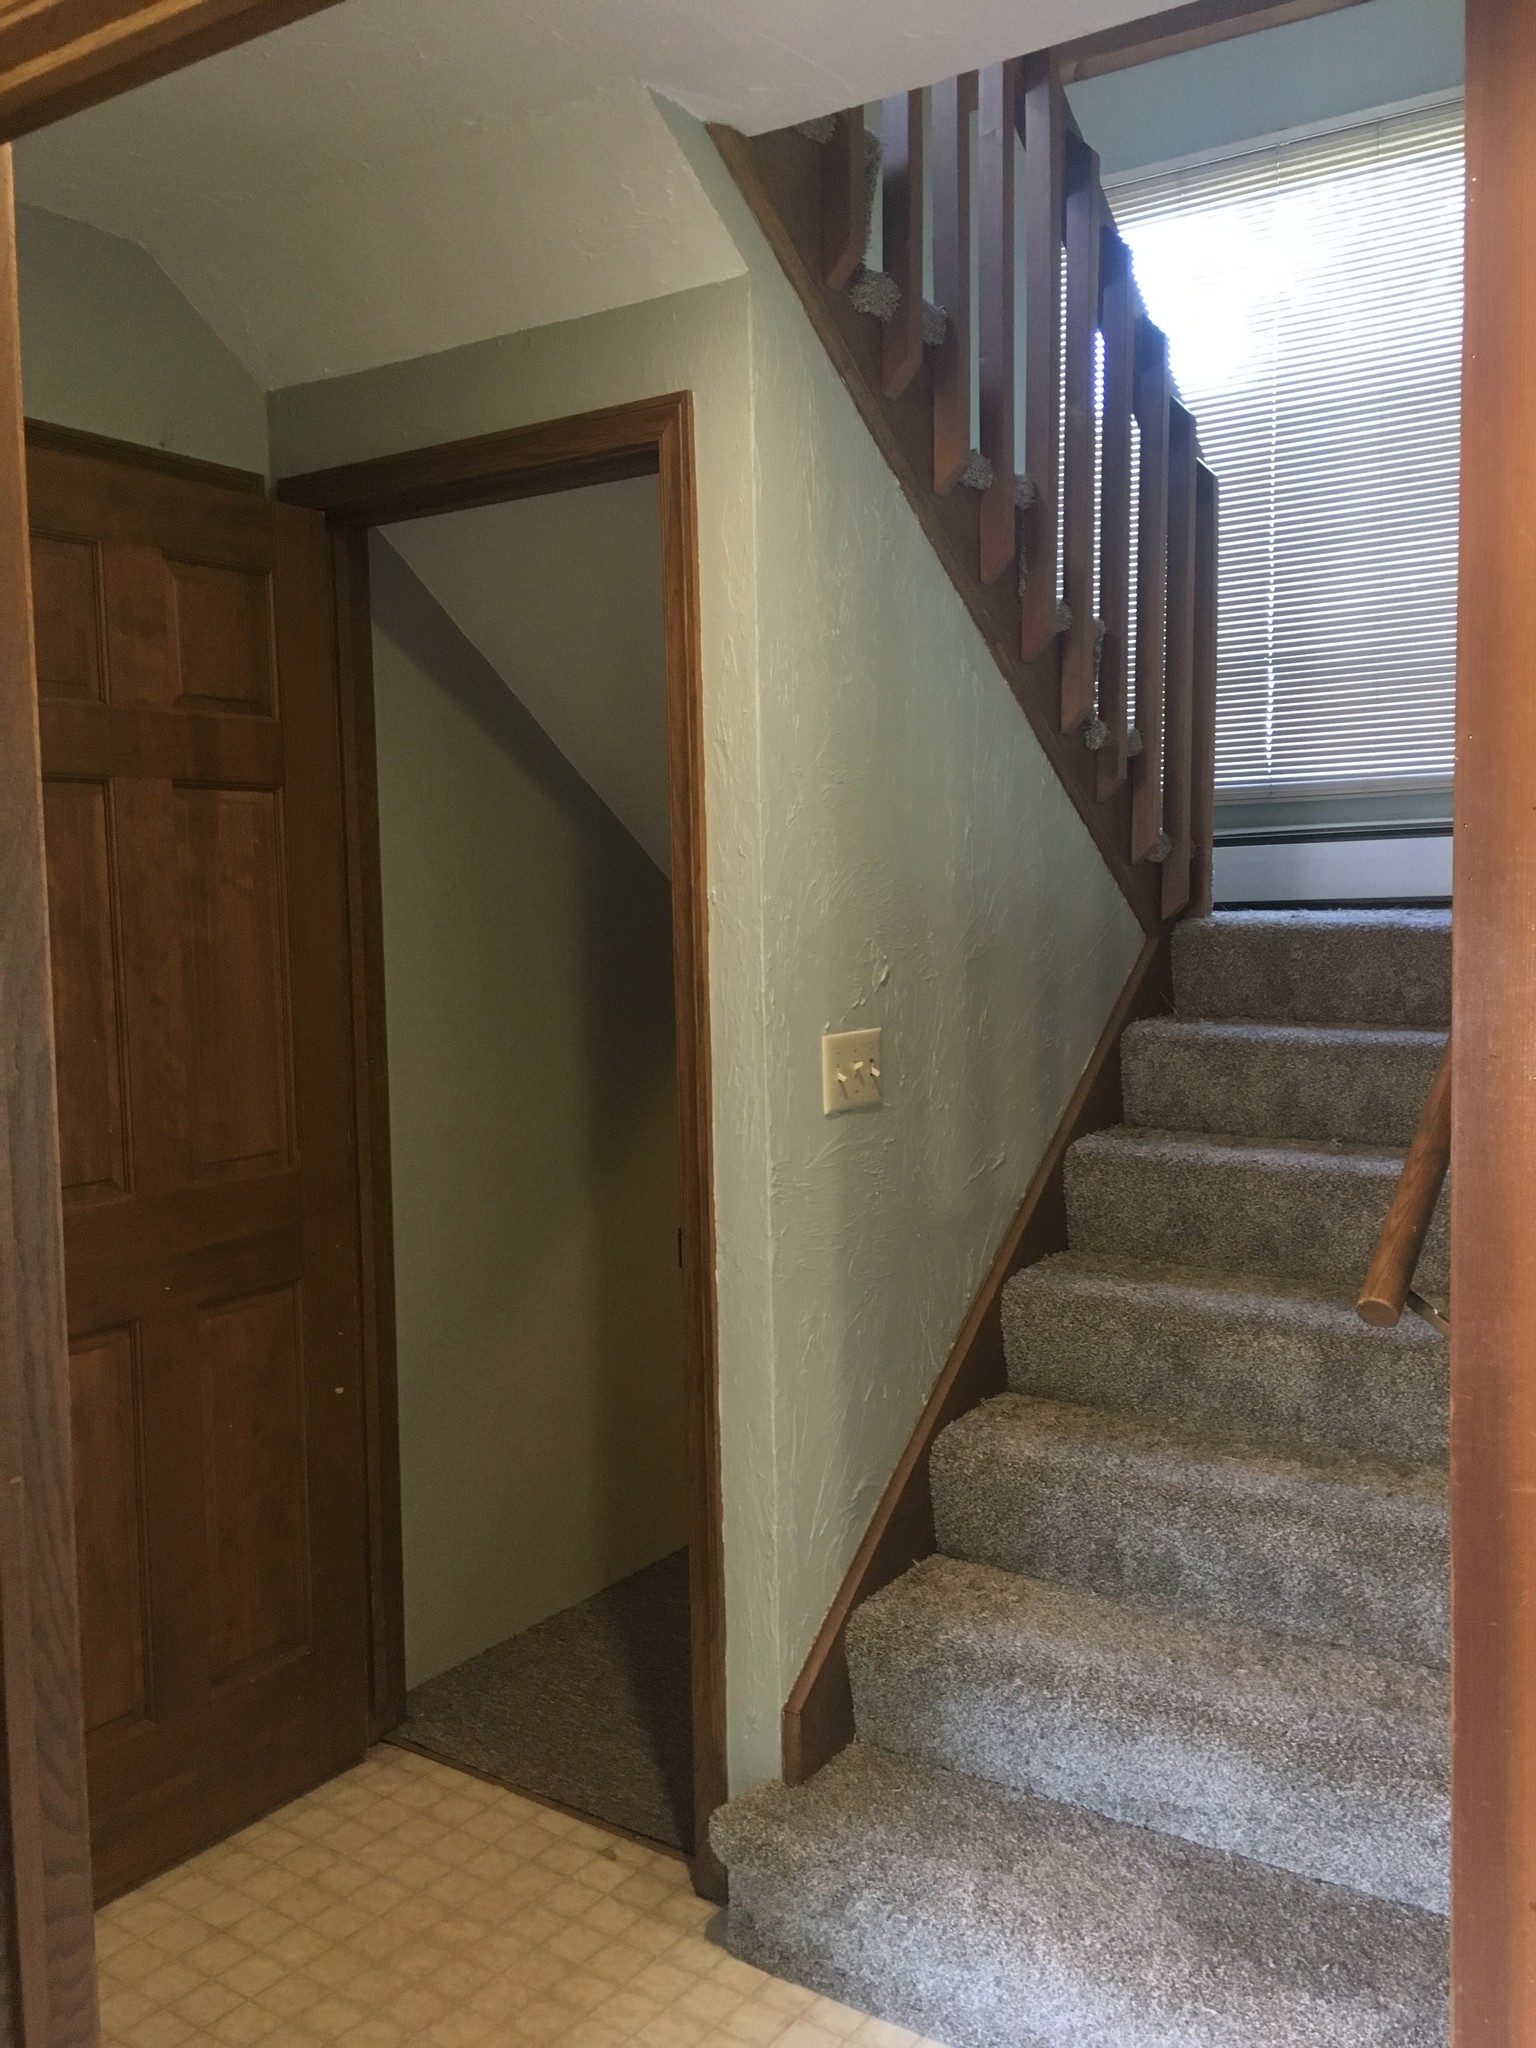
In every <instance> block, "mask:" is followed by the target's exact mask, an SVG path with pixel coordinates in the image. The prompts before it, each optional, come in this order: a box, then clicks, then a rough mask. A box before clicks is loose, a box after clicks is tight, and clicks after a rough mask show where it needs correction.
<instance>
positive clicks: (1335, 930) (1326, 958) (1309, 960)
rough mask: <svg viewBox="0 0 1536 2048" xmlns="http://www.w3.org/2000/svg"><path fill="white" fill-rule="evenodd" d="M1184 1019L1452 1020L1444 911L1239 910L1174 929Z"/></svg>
mask: <svg viewBox="0 0 1536 2048" xmlns="http://www.w3.org/2000/svg"><path fill="white" fill-rule="evenodd" d="M1173 975H1174V991H1175V996H1176V1006H1177V1008H1178V1011H1179V1014H1180V1015H1181V1016H1185V1017H1263V1018H1267V1019H1269V1020H1270V1021H1272V1022H1279V1021H1289V1022H1293V1023H1300V1024H1395V1025H1404V1026H1409V1027H1415V1028H1419V1029H1428V1030H1431V1031H1444V1030H1445V1029H1446V1028H1447V1026H1448V1025H1449V1023H1450V1017H1451V914H1450V912H1449V911H1448V910H1307V911H1297V910H1238V911H1224V912H1218V913H1217V915H1216V916H1214V917H1201V918H1186V919H1185V920H1184V921H1183V922H1182V923H1180V924H1177V925H1175V926H1174V930H1173Z"/></svg>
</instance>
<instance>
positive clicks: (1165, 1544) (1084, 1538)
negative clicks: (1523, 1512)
mask: <svg viewBox="0 0 1536 2048" xmlns="http://www.w3.org/2000/svg"><path fill="white" fill-rule="evenodd" d="M930 1475H931V1480H932V1488H933V1504H934V1519H935V1524H936V1528H937V1532H938V1547H939V1549H940V1550H942V1551H945V1552H947V1553H948V1554H949V1555H950V1556H952V1557H960V1558H967V1559H970V1560H971V1561H973V1562H975V1563H978V1564H990V1565H995V1566H997V1567H998V1568H1000V1569H1001V1570H1004V1571H1013V1572H1021V1573H1023V1574H1025V1575H1026V1576H1027V1577H1031V1578H1043V1579H1057V1580H1063V1581H1066V1582H1068V1583H1073V1584H1078V1585H1084V1586H1088V1587H1091V1588H1092V1589H1093V1590H1094V1591H1096V1592H1099V1593H1104V1594H1107V1595H1109V1596H1110V1597H1112V1598H1118V1599H1127V1600H1135V1601H1140V1602H1143V1603H1145V1604H1147V1605H1150V1606H1156V1607H1167V1608H1171V1609H1174V1610H1176V1611H1178V1612H1181V1613H1186V1614H1195V1615H1204V1616H1207V1617H1209V1618H1210V1619H1213V1620H1218V1621H1229V1622H1234V1623H1237V1624H1239V1625H1241V1626H1245V1627H1252V1628H1260V1629H1274V1630H1278V1631H1280V1632H1282V1633H1284V1634H1287V1635H1295V1636H1302V1637H1307V1638H1309V1639H1311V1640H1314V1641H1317V1642H1323V1643H1334V1644H1337V1645H1338V1646H1340V1647H1341V1648H1346V1649H1357V1650H1360V1651H1363V1652H1365V1653H1367V1654H1369V1655H1372V1656H1378V1657H1392V1658H1399V1659H1401V1660H1402V1661H1403V1662H1405V1663H1410V1664H1415V1663H1417V1664H1444V1663H1445V1661H1446V1658H1447V1607H1448V1599H1449V1587H1448V1570H1447V1550H1448V1536H1447V1500H1446V1491H1447V1489H1446V1475H1445V1472H1444V1471H1443V1470H1442V1469H1440V1468H1438V1467H1435V1466H1426V1465H1415V1464H1409V1463H1391V1462H1386V1461H1382V1460H1366V1459H1360V1458H1350V1457H1346V1456H1343V1455H1342V1454H1332V1455H1330V1454H1327V1453H1324V1452H1320V1451H1313V1452H1310V1453H1305V1454H1303V1453H1300V1452H1296V1453H1292V1454H1284V1453H1282V1452H1280V1451H1279V1450H1277V1449H1274V1448H1268V1447H1264V1446H1260V1445H1257V1444H1249V1443H1243V1442H1240V1441H1237V1440H1229V1439H1226V1438H1221V1437H1211V1436H1206V1435H1202V1434H1198V1433H1196V1432H1194V1431H1191V1430H1180V1429H1175V1428H1172V1427H1170V1426H1168V1425H1163V1424H1156V1423H1152V1422H1149V1421H1146V1420H1143V1419H1140V1418H1136V1417H1131V1416H1124V1415H1117V1414H1113V1413H1110V1412H1107V1411H1105V1410H1103V1409H1093V1408H1081V1407H1075V1406H1070V1405H1068V1404H1065V1403H1061V1402H1054V1401H1037V1400H1030V1399H1027V1398H1025V1397H1024V1396H1022V1395H1018V1394H1003V1395H999V1396H998V1397H997V1398H996V1399H995V1400H992V1401H989V1402H987V1403H986V1404H985V1405H984V1406H982V1407H980V1408H977V1409H973V1410H972V1411H971V1412H970V1413H969V1414H966V1415H963V1416H961V1417H960V1419H959V1420H958V1421H957V1422H954V1423H952V1424H951V1425H950V1426H949V1428H948V1429H946V1430H945V1431H944V1432H943V1434H942V1435H941V1436H940V1437H939V1439H938V1441H937V1442H936V1444H935V1445H934V1448H933V1452H932V1456H931V1459H930Z"/></svg>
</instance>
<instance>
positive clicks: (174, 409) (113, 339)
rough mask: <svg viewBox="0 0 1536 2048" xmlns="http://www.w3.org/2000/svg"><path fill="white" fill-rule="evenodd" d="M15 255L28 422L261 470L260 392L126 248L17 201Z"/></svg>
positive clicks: (263, 425)
mask: <svg viewBox="0 0 1536 2048" xmlns="http://www.w3.org/2000/svg"><path fill="white" fill-rule="evenodd" d="M16 253H17V265H18V270H19V276H20V298H21V380H22V390H23V394H24V397H25V400H26V408H27V411H28V413H30V414H31V415H32V417H33V418H34V419H41V420H51V421H53V422H54V423H55V424H56V425H59V426H66V427H80V428H83V429H84V430H85V431H87V432H89V433H93V434H108V435H110V436H112V438H113V439H115V440H119V441H137V442H139V443H141V444H142V445H144V446H147V447H150V448H168V449H171V450H172V451H174V453H176V454H178V455H196V456H200V457H202V459H203V460H204V461H206V462H223V463H228V464H230V465H231V466H232V467H234V468H236V469H254V470H259V471H260V472H261V473H262V474H263V475H265V474H266V471H267V403H266V398H265V396H264V394H263V393H262V391H261V389H260V388H259V386H258V385H257V383H256V380H255V379H254V378H253V377H252V376H251V375H250V373H249V372H248V371H247V370H246V369H245V368H244V367H243V366H242V365H241V363H240V362H239V361H238V360H237V358H236V357H235V356H233V355H232V354H231V353H230V351H229V350H228V349H227V348H226V347H225V346H224V344H223V342H221V341H220V340H219V338H218V336H217V335H216V334H215V333H214V331H213V329H212V328H211V327H210V326H208V324H207V322H206V321H204V320H203V319H202V318H201V317H200V316H199V315H198V314H197V313H194V312H193V310H192V308H191V307H190V306H189V305H188V304H187V302H186V300H185V299H184V298H183V297H182V296H181V293H180V292H179V291H177V289H176V287H175V285H173V284H172V283H171V281H170V279H169V278H168V277H167V276H166V274H165V272H164V271H163V270H162V269H161V268H160V266H159V265H158V264H157V263H156V262H155V261H154V260H153V258H152V257H150V256H147V255H146V254H145V253H144V251H143V250H142V249H141V248H139V246H138V245H137V243H135V242H125V241H124V240H123V239H122V238H121V237H120V236H118V235H108V234H104V233H103V232H102V230H101V229H100V228H93V227H87V226H86V225H85V224H84V223H83V222H81V221H77V220H68V219H66V218H65V217H64V215H62V214H58V213H48V212H45V211H44V210H43V209H42V208H41V207H37V206H19V207H18V208H17V209H16Z"/></svg>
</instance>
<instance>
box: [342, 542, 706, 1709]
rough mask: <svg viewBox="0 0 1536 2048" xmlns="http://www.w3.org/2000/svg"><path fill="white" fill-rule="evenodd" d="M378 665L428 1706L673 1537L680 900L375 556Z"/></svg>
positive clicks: (405, 1433)
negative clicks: (473, 1669)
mask: <svg viewBox="0 0 1536 2048" xmlns="http://www.w3.org/2000/svg"><path fill="white" fill-rule="evenodd" d="M570 594H571V599H572V601H573V602H579V599H580V588H579V584H577V585H573V586H572V589H571V593H570ZM374 656H375V670H374V673H375V685H376V690H377V696H378V742H379V794H380V820H381V838H382V857H383V885H384V959H385V984H386V987H385V996H386V1002H387V1005H388V1014H389V1076H390V1114H391V1140H392V1149H393V1163H394V1189H395V1197H394V1199H395V1270H396V1299H397V1311H398V1318H399V1345H400V1438H401V1490H402V1494H403V1506H404V1517H403V1519H404V1539H405V1603H406V1656H407V1664H408V1676H409V1679H410V1682H411V1683H412V1684H416V1683H419V1682H420V1681H421V1680H422V1679H424V1678H429V1677H431V1676H433V1675H434V1674H435V1673H436V1672H439V1671H443V1670H446V1669H447V1668H448V1667H449V1666H450V1665H453V1664H457V1663H459V1662H460V1661H461V1660H462V1659H463V1658H465V1657H469V1656H473V1655H474V1654H475V1653H476V1652H477V1651H479V1650H483V1649H485V1648H486V1647H487V1646H488V1645H489V1644H491V1643H495V1642H500V1641H501V1640H502V1639H503V1638H504V1637H506V1636H509V1635H513V1634H515V1633H516V1632H517V1631H518V1630H520V1629H524V1628H527V1627H529V1626H530V1625H531V1624H532V1623H534V1622H536V1621H540V1620H542V1619H543V1618H544V1616H545V1615H547V1614H553V1613H555V1612H556V1611H557V1610H558V1609H560V1608H562V1607H566V1606H569V1605H570V1604H571V1603H572V1602H574V1601H577V1600H581V1599H584V1598H585V1597H586V1596H587V1595H588V1594H589V1593H594V1592H596V1591H597V1590H598V1588H599V1587H601V1586H605V1585H608V1584H610V1583H611V1582H612V1581H613V1580H614V1579H617V1578H621V1577H623V1576H624V1575H625V1574H626V1573H628V1572H631V1571H636V1570H638V1569H639V1568H640V1566H642V1565H645V1564H650V1563H652V1562H653V1561H654V1560H655V1559H657V1558H658V1557H664V1556H666V1555H667V1554H668V1553H669V1552H670V1551H672V1550H675V1549H677V1548H679V1547H680V1546H681V1544H682V1543H683V1542H684V1540H685V1534H686V1515H685V1502H684V1491H683V1459H682V1443H683V1405H682V1295H681V1287H680V1284H679V1276H678V1270H677V1249H676V1235H675V1233H676V1229H677V1216H678V1208H677V1104H676V1090H675V1085H674V1056H673V1046H672V954H671V903H670V898H669V891H668V887H667V884H666V881H665V879H664V878H663V877H662V876H661V875H660V874H659V873H658V872H657V869H656V867H655V864H654V863H653V862H652V861H651V860H650V859H649V858H648V857H647V856H646V854H645V853H644V852H643V851H642V849H641V848H640V847H639V846H637V845H636V844H635V842H634V840H633V839H631V838H630V836H629V834H628V833H627V832H626V831H625V830H624V829H623V827H622V826H621V825H620V824H619V823H618V821H617V820H616V819H615V818H614V817H613V815H612V813H611V812H610V811H609V810H608V809H607V808H606V806H605V805H603V804H602V803H601V802H600V801H599V800H598V798H597V797H596V796H594V794H593V793H592V791H591V790H590V789H589V788H588V787H587V785H586V784H585V783H584V782H583V781H582V779H581V777H580V776H579V775H578V774H577V773H576V771H575V770H574V769H573V768H572V767H571V766H570V764H569V762H567V761H566V759H565V758H564V756H563V755H562V754H561V753H560V752H559V750H558V749H557V748H556V747H555V746H554V744H553V742H552V741H551V740H550V739H549V738H548V737H547V736H546V735H545V734H544V732H543V731H542V730H541V729H540V728H539V726H538V725H537V724H535V722H534V720H533V719H532V717H531V716H530V715H529V714H528V712H527V711H525V710H524V709H523V707H522V706H521V705H520V704H519V703H518V702H517V700H516V699H515V698H514V697H513V696H512V695H511V693H510V692H509V691H508V689H507V688H506V686H505V684H504V683H503V682H502V680H501V678H500V677H499V676H498V675H497V674H496V672H495V671H494V670H493V669H492V668H491V667H490V666H489V664H488V663H487V662H486V661H485V660H484V659H483V658H482V657H481V656H480V655H479V654H477V653H476V651H475V650H474V648H472V647H471V646H470V644H469V642H468V641H467V640H466V639H465V638H464V637H463V635H462V634H461V633H460V632H459V631H458V629H457V628H456V627H455V626H454V625H453V623H452V621H451V620H450V619H449V618H448V617H447V615H446V614H445V613H444V612H443V611H442V610H441V609H440V608H439V607H438V606H437V605H436V604H435V603H434V602H433V600H432V598H431V597H430V596H429V595H428V593H427V592H426V590H425V589H424V588H423V587H422V585H421V584H420V583H418V582H417V580H416V579H415V577H414V576H413V575H412V574H411V572H410V571H409V569H407V568H406V567H405V565H404V563H403V562H401V560H400V558H399V557H398V556H397V555H395V554H394V553H393V552H392V551H391V550H390V549H389V547H388V546H387V545H386V544H384V543H382V542H376V543H375V546H374Z"/></svg>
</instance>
